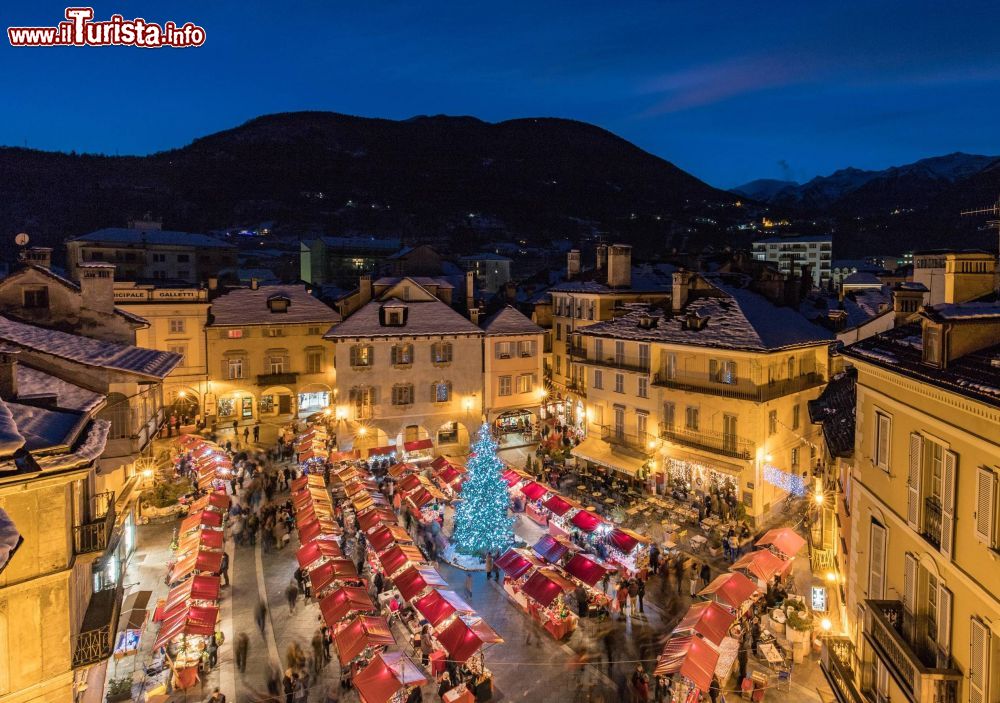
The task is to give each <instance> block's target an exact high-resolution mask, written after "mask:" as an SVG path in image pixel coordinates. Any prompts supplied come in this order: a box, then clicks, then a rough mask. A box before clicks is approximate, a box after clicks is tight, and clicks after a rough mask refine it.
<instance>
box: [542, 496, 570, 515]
mask: <svg viewBox="0 0 1000 703" xmlns="http://www.w3.org/2000/svg"><path fill="white" fill-rule="evenodd" d="M542 505H544V506H545V507H546V508H548V509H549V510H551V511H552V513H553V514H555V515H558V516H559V517H562V516H563V515H565V514H566V513H568V512H569V511H570V510H572V509H573V508H575V507H579V506H575V505H573V504H572V503H571V502H569V501H568V500H566V499H565V498H563V497H562V496H561V495H559V494H558V493H553V494H552V495H551V496H549V499H548V500H547V501H545V502H544V503H542Z"/></svg>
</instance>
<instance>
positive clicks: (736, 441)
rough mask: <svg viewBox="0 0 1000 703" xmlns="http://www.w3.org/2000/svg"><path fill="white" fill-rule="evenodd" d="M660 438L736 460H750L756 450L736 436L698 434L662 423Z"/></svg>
mask: <svg viewBox="0 0 1000 703" xmlns="http://www.w3.org/2000/svg"><path fill="white" fill-rule="evenodd" d="M660 436H661V437H662V438H663V439H665V440H668V441H670V442H674V443H675V444H683V445H684V446H686V447H692V448H693V449H703V450H706V451H710V452H715V453H716V454H722V455H724V456H729V457H733V458H734V459H750V458H752V457H753V454H754V450H755V448H756V447H755V445H754V443H753V442H751V441H750V440H749V439H746V438H744V437H739V436H737V435H734V434H728V433H726V432H698V431H695V430H688V429H684V428H681V427H674V426H670V425H666V424H662V423H661V424H660Z"/></svg>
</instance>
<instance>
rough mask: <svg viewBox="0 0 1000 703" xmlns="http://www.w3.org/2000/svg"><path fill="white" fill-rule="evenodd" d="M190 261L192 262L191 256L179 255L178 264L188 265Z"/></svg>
mask: <svg viewBox="0 0 1000 703" xmlns="http://www.w3.org/2000/svg"><path fill="white" fill-rule="evenodd" d="M189 261H191V256H190V254H178V255H177V263H179V264H186V263H187V262H189Z"/></svg>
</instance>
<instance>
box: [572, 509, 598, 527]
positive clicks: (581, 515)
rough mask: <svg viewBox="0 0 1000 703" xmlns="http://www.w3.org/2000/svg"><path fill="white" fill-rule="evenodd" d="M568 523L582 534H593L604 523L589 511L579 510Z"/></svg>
mask: <svg viewBox="0 0 1000 703" xmlns="http://www.w3.org/2000/svg"><path fill="white" fill-rule="evenodd" d="M570 522H572V523H573V524H574V525H575V526H576V527H578V528H580V529H581V530H583V531H584V532H593V531H594V530H596V529H597V528H598V527H600V526H601V523H603V522H604V521H603V520H601V518H599V517H598V516H597V515H596V514H594V513H592V512H591V511H589V510H581V511H579V512H578V513H576V514H575V515H574V516H573V517H572V518H570Z"/></svg>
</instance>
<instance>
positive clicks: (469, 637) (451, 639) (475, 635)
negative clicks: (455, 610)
mask: <svg viewBox="0 0 1000 703" xmlns="http://www.w3.org/2000/svg"><path fill="white" fill-rule="evenodd" d="M437 640H438V642H440V643H441V646H442V647H444V649H445V651H446V652H448V659H450V660H451V661H454V662H457V663H459V664H463V663H465V662H466V661H468V659H469V657H471V656H472V655H473V654H475V653H476V652H478V651H479V650H480V648H481V647H482V646H483V645H485V644H497V643H499V642H503V638H502V637H501V636H500V635H498V634H497V633H496V631H495V630H494V629H493V628H492V627H490V626H489V625H487V624H486V621H485V620H483V619H482V618H481V617H479V616H478V615H460V616H458V617H457V618H455V619H454V620H453V621H452V623H451V624H450V625H448V627H446V628H444V630H442V631H441V632H440V633H439V634H438V636H437Z"/></svg>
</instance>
